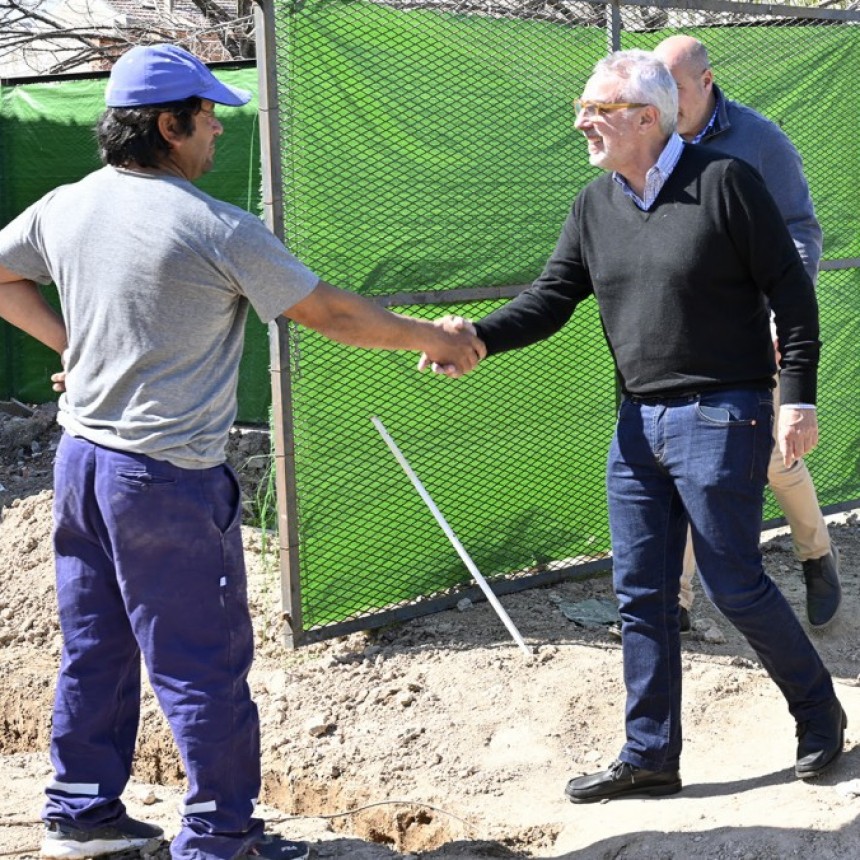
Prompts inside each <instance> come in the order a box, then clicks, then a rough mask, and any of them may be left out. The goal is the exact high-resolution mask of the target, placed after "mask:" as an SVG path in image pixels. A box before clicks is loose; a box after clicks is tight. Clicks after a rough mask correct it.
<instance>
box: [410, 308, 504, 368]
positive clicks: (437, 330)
mask: <svg viewBox="0 0 860 860" xmlns="http://www.w3.org/2000/svg"><path fill="white" fill-rule="evenodd" d="M431 325H432V326H433V329H434V331H433V332H432V337H433V340H434V341H435V342H434V343H433V344H432V345H428V346H427V347H425V350H424V352H422V353H421V358H420V359H419V360H418V370H426V369H427V368H428V367H429V368H430V369H431V370H432V371H433V373H439V374H443V375H444V376H450V377H452V378H455V379H456V378H457V377H460V376H464V375H465V374H467V373H469V371H471V370H474V369H475V367H476V366H477V364H478V362H479V361H480V360H481V359H482V358H484V357H486V355H487V347H486V346H485V345H484V342H483V341H482V340H481V339H480V338H479V337H478V333H477V332H476V331H475V326H474V325H472V321H471V320H467V319H464V318H463V317H458V316H452V315H448V316H444V317H440V318H439V319H437V320H434V321H433V322H432V323H431Z"/></svg>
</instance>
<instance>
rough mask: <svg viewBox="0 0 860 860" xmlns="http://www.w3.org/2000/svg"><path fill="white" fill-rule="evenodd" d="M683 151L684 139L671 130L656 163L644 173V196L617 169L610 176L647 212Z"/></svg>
mask: <svg viewBox="0 0 860 860" xmlns="http://www.w3.org/2000/svg"><path fill="white" fill-rule="evenodd" d="M683 151H684V141H683V140H681V138H680V136H679V135H678V134H675V133H674V132H673V134H672V136H671V137H670V138H669V140H668V141H667V142H666V145H665V146H664V147H663V151H662V152H661V153H660V157H659V158H658V159H657V163H656V164H655V165H654V166H653V167H652V168H651V169H650V170H649V171H648V172H647V173H646V174H645V196H644V198H642V197H640V196H639V195H638V194H637V193H636V192H635V191H634V190H633V189H632V188H631V187H630V184H629V183H628V182H627V180H626V179H625V178H624V177H623V176H622V175H621V174H620V173H618V172H617V171H616V172H614V173H613V174H612V178H613V179H614V180H615V181H616V182H617V183H618V184H619V185H620V186H621V188H622V190H623V191H624V193H625V194H626V195H627V196H628V197H629V198H630V199H631V200H632V201H633V202H634V203H635V204H636V205H637V206H638V207H639V208H640V209H642V210H643V211H645V212H647V211H648V210H649V209H650V208H651V207H652V206H653V205H654V201H655V200H656V199H657V195H658V194H659V193H660V192H661V191H662V190H663V186H664V185H665V184H666V180H667V179H668V178H669V177H670V176H671V175H672V171H673V170H674V169H675V165H676V164H677V163H678V159H679V158H680V157H681V153H682V152H683Z"/></svg>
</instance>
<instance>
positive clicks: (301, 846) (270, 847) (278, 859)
mask: <svg viewBox="0 0 860 860" xmlns="http://www.w3.org/2000/svg"><path fill="white" fill-rule="evenodd" d="M310 853H311V850H310V848H309V847H308V844H307V843H306V842H290V840H289V839H282V838H281V837H280V836H264V837H263V838H262V839H261V840H260V841H259V842H258V843H257V844H256V845H255V846H254V847H253V848H252V849H251V850H250V851H248V852H246V853H245V854H240V855H239V856H238V857H236V858H235V860H305V858H306V857H310Z"/></svg>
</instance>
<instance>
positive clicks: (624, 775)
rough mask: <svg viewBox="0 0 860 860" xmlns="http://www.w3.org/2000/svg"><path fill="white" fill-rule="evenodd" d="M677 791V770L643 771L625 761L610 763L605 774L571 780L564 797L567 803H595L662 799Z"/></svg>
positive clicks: (679, 782)
mask: <svg viewBox="0 0 860 860" xmlns="http://www.w3.org/2000/svg"><path fill="white" fill-rule="evenodd" d="M680 790H681V777H680V775H679V774H678V771H677V770H667V771H653V770H645V769H644V768H641V767H634V766H633V765H632V764H628V763H627V762H626V761H614V762H612V764H611V765H609V770H604V771H602V772H601V773H593V774H591V776H580V777H577V778H576V779H572V780H571V781H570V782H569V783H568V784H567V788H565V790H564V793H565V794H566V795H567V797H568V799H569V800H570V802H571V803H595V802H597V801H598V800H610V799H611V798H613V797H625V796H627V795H632V794H646V795H648V796H649V797H663V796H665V795H667V794H677V793H678V792H679V791H680Z"/></svg>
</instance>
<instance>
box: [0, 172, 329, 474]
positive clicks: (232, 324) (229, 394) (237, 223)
mask: <svg viewBox="0 0 860 860" xmlns="http://www.w3.org/2000/svg"><path fill="white" fill-rule="evenodd" d="M0 264H2V265H3V266H5V267H6V268H7V269H9V270H10V271H12V272H15V273H16V274H19V275H21V276H22V277H24V278H28V279H31V280H33V281H36V282H37V283H41V284H48V283H51V282H53V283H55V284H56V285H57V288H58V290H59V294H60V301H61V303H62V310H63V316H64V318H65V321H66V328H67V330H68V335H69V360H68V365H67V370H68V374H67V377H66V393H65V394H63V395H62V396H61V397H60V415H59V422H60V424H62V425H63V427H65V429H66V430H67V431H68V432H70V433H72V434H74V435H76V436H82V437H84V438H86V439H89V440H91V441H92V442H95V443H97V444H99V445H105V446H106V447H109V448H115V449H117V450H121V451H133V452H136V453H141V454H146V455H148V456H150V457H154V458H155V459H159V460H167V461H169V462H171V463H173V464H174V465H176V466H179V467H181V468H187V469H195V468H208V467H210V466H215V465H218V464H219V463H222V462H223V461H224V448H225V444H226V441H227V434H228V432H229V430H230V427H231V425H232V423H233V421H234V420H235V416H236V386H237V380H238V371H239V360H240V358H241V355H242V345H243V341H244V331H245V321H246V318H247V315H248V305H249V303H250V304H251V305H253V307H254V310H255V311H256V313H257V315H258V316H259V317H260V319H261V320H262V321H263V322H269V321H271V320H273V319H275V318H276V317H277V316H278V315H279V314H281V313H283V311H285V310H286V309H287V308H289V307H290V306H291V305H293V304H295V303H296V302H298V301H300V300H301V299H303V298H304V297H305V296H307V295H308V294H309V293H310V292H311V291H312V290H313V289H314V287H316V285H317V283H318V278H317V276H316V275H314V274H313V272H311V271H310V270H309V269H308V268H306V267H305V266H303V265H302V264H301V263H299V262H298V260H296V259H295V257H293V256H292V255H291V254H290V253H289V252H288V251H287V250H286V248H285V247H284V246H283V244H282V243H281V242H279V241H278V240H277V239H276V238H275V236H273V235H272V233H271V232H270V231H269V230H268V229H267V228H266V227H265V225H264V224H263V223H262V222H261V221H260V220H259V219H258V218H256V217H255V216H254V215H252V214H250V213H248V212H245V211H244V210H242V209H239V208H238V207H236V206H232V205H230V204H228V203H224V202H222V201H219V200H216V199H214V198H212V197H210V196H209V195H207V194H204V193H203V192H202V191H200V190H199V189H197V188H196V187H195V186H194V185H192V184H191V183H190V182H187V181H186V180H183V179H179V178H178V177H172V176H164V175H159V176H154V175H149V174H144V173H134V172H131V171H127V170H118V169H116V168H113V167H105V168H102V169H101V170H98V171H96V172H95V173H92V174H90V175H89V176H87V177H85V178H84V179H82V180H81V181H80V182H77V183H75V184H73V185H65V186H62V187H60V188H57V189H55V190H54V191H52V192H50V193H49V194H47V195H46V196H45V197H43V198H42V199H41V200H40V201H38V202H37V203H35V204H34V205H33V206H31V207H30V208H29V209H27V210H26V211H25V212H23V213H21V215H19V216H18V217H17V218H16V219H15V220H14V221H12V223H11V224H9V225H8V226H7V227H6V228H4V229H3V230H2V231H0Z"/></svg>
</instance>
